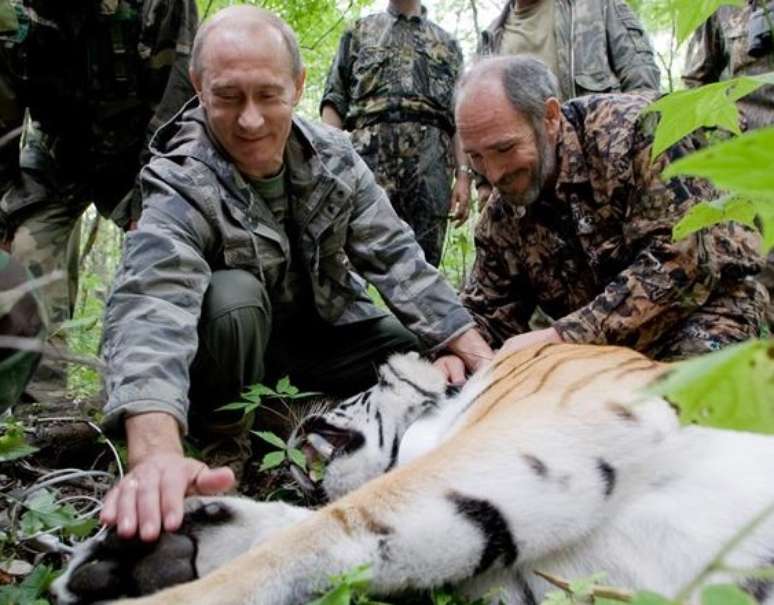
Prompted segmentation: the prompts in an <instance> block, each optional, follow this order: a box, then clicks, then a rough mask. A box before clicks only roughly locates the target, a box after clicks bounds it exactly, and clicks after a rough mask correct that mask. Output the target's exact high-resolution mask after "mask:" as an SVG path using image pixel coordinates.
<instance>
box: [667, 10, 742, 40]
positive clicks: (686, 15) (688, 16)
mask: <svg viewBox="0 0 774 605" xmlns="http://www.w3.org/2000/svg"><path fill="white" fill-rule="evenodd" d="M667 1H668V2H670V4H671V6H672V10H673V12H674V13H675V16H676V18H677V42H678V44H682V43H683V42H685V41H686V40H687V39H688V38H689V37H690V36H691V34H693V32H694V31H695V30H696V28H698V27H699V26H700V25H702V24H703V23H704V22H705V21H706V20H707V19H708V18H709V17H710V15H712V13H714V12H715V11H716V10H717V9H718V8H719V7H721V6H723V5H732V6H744V3H745V0H667Z"/></svg>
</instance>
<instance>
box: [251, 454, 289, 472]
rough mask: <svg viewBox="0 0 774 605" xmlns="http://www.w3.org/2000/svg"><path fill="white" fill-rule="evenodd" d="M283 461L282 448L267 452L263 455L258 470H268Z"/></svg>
mask: <svg viewBox="0 0 774 605" xmlns="http://www.w3.org/2000/svg"><path fill="white" fill-rule="evenodd" d="M283 462H285V451H284V450H282V451H280V452H269V453H268V454H266V455H265V456H264V457H263V460H261V468H259V469H258V470H259V471H260V472H263V471H268V470H269V469H272V468H276V467H278V466H279V465H280V464H282V463H283Z"/></svg>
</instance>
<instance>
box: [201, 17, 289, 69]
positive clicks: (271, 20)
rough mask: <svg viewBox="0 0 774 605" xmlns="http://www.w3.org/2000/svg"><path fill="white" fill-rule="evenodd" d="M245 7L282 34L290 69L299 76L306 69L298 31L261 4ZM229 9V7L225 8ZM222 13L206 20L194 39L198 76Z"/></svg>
mask: <svg viewBox="0 0 774 605" xmlns="http://www.w3.org/2000/svg"><path fill="white" fill-rule="evenodd" d="M242 6H243V7H244V8H245V9H248V10H250V11H251V12H255V15H256V16H257V17H258V18H259V19H260V21H261V22H263V23H265V24H266V25H268V26H269V27H273V28H274V29H276V30H277V31H278V32H279V33H280V35H281V36H282V41H283V42H284V43H285V48H287V51H288V54H289V55H290V69H291V73H292V75H293V77H294V78H297V77H298V76H299V75H300V74H301V72H302V71H303V69H304V60H303V59H302V58H301V48H300V46H299V45H298V38H296V33H295V32H294V31H293V30H292V29H291V27H290V26H289V25H288V24H287V23H285V22H284V21H283V20H282V19H280V18H279V17H278V16H277V15H275V14H274V13H272V12H269V11H267V10H265V9H263V8H260V7H259V6H249V7H248V6H247V5H242ZM225 10H228V9H225ZM219 14H220V13H215V14H214V15H213V16H212V18H210V19H208V20H207V21H205V22H204V23H203V24H202V25H201V26H200V27H199V29H198V31H197V32H196V36H195V37H194V41H193V48H192V49H191V71H192V72H193V73H194V74H195V75H196V76H201V75H202V69H203V66H202V50H203V48H204V43H205V42H206V40H207V37H208V36H209V35H210V33H211V31H212V30H213V29H215V27H217V26H218V24H219V23H220V21H222V19H219V18H218V15H219Z"/></svg>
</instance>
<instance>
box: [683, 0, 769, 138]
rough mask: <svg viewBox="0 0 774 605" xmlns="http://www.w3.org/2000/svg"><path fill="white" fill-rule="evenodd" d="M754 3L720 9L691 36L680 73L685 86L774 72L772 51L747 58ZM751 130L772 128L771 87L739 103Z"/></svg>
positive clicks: (751, 1) (750, 1) (754, 93)
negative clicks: (749, 28) (765, 127)
mask: <svg viewBox="0 0 774 605" xmlns="http://www.w3.org/2000/svg"><path fill="white" fill-rule="evenodd" d="M753 3H754V0H748V3H747V6H744V7H735V6H722V7H720V8H719V9H718V10H717V11H716V12H715V13H714V14H713V15H712V16H711V17H710V18H709V19H707V21H706V22H705V23H704V25H702V26H701V27H700V28H699V29H698V30H696V32H695V33H694V35H693V37H692V38H691V41H690V43H689V45H688V56H687V58H686V62H685V70H684V71H683V81H684V82H685V83H686V85H687V86H701V85H703V84H711V83H712V82H717V81H719V80H721V79H724V78H727V77H736V76H742V75H756V74H762V73H766V72H770V71H774V49H772V50H771V52H769V53H768V54H767V55H764V56H762V57H758V58H756V57H752V56H750V55H749V54H747V48H748V46H747V43H748V37H747V31H748V23H749V21H750V15H751V14H752V11H753V9H754V7H753ZM738 105H739V107H740V109H741V110H742V112H743V114H744V117H745V119H746V121H747V125H748V126H749V127H750V128H760V127H761V126H771V125H772V124H774V85H771V86H764V87H762V88H759V89H758V90H756V91H755V92H753V93H751V94H749V95H747V96H746V97H744V98H742V99H741V100H740V101H738Z"/></svg>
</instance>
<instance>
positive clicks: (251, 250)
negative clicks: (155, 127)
mask: <svg viewBox="0 0 774 605" xmlns="http://www.w3.org/2000/svg"><path fill="white" fill-rule="evenodd" d="M191 79H192V81H193V83H194V86H195V88H196V91H197V96H198V98H197V99H194V100H192V101H191V102H190V103H189V104H188V105H187V106H186V107H185V108H184V109H183V111H182V112H181V113H180V114H178V116H177V118H176V119H175V120H173V121H172V122H170V123H168V124H167V125H166V126H164V127H162V128H161V129H160V130H159V131H158V132H157V134H156V137H155V138H154V142H153V144H152V147H153V152H154V156H153V159H152V160H151V162H150V163H149V165H148V166H147V167H146V168H145V169H144V170H143V173H142V176H141V183H142V190H143V198H144V208H143V214H142V218H141V220H140V223H139V226H138V229H137V230H136V231H135V232H133V233H130V234H129V235H128V236H127V242H126V248H125V250H124V257H123V262H122V265H121V267H120V270H119V274H118V276H117V280H116V284H115V287H114V290H113V293H112V295H111V297H110V300H109V302H108V308H107V313H106V321H105V346H104V353H105V357H106V361H107V363H108V365H109V373H108V392H109V401H108V404H107V408H106V413H107V419H106V421H107V423H108V425H113V426H121V425H122V424H123V426H124V427H125V429H126V433H127V441H128V446H129V463H130V467H131V469H130V472H129V473H128V474H127V476H126V477H125V478H124V479H123V480H122V481H121V482H120V483H119V484H118V485H117V486H116V487H115V488H114V489H113V490H112V491H111V492H110V493H109V495H108V496H107V498H106V500H105V506H104V509H103V513H102V520H103V521H104V522H106V523H107V524H117V526H118V533H119V535H121V536H123V537H129V536H133V535H135V534H136V533H139V535H140V537H141V538H142V539H144V540H152V539H155V538H156V537H157V536H158V534H159V531H160V530H161V528H162V527H163V528H164V529H165V530H174V529H176V528H177V527H178V526H179V524H180V522H181V519H182V508H183V497H184V495H185V494H186V493H212V492H216V491H221V490H224V489H228V488H229V487H231V485H232V484H233V482H234V476H233V474H232V473H231V471H230V470H229V469H226V468H217V469H210V468H208V467H207V466H205V465H204V464H203V463H202V462H198V461H195V460H192V459H189V458H185V457H184V455H183V453H182V448H181V442H180V434H181V433H184V432H186V431H187V430H188V428H189V422H190V423H193V422H195V421H197V418H198V421H200V422H201V421H204V422H205V423H206V422H208V421H209V422H212V421H213V420H214V419H216V418H217V416H214V414H216V413H214V412H213V411H212V410H213V408H215V407H218V406H220V405H222V404H223V403H227V402H228V401H233V400H234V399H235V398H237V397H238V395H239V393H240V391H241V390H242V389H244V387H245V386H247V385H250V384H252V383H256V382H261V381H270V380H272V379H273V377H274V376H281V375H284V374H289V375H290V378H291V380H292V381H293V382H295V383H296V384H298V385H299V386H301V387H303V388H307V389H314V390H320V391H326V392H329V393H335V394H339V395H346V394H348V393H352V392H354V391H358V390H362V389H363V388H366V387H367V386H369V385H370V383H372V382H373V381H374V380H375V374H374V368H375V366H376V365H378V364H379V362H380V361H382V360H383V359H384V358H385V357H386V356H387V355H388V354H389V353H391V352H393V351H396V350H407V349H412V348H418V347H422V348H425V349H435V350H440V349H446V350H449V351H450V352H452V353H455V354H456V357H455V356H451V357H444V358H443V360H442V362H440V363H441V364H447V365H445V366H444V367H445V369H446V370H447V374H448V375H449V378H450V380H455V379H458V378H460V374H461V373H462V371H464V370H463V368H462V364H463V363H464V365H465V366H467V369H469V370H472V369H475V368H476V367H477V366H478V365H479V364H480V363H482V361H483V360H485V359H487V358H489V357H491V354H492V353H491V350H490V349H489V347H488V345H487V344H486V343H485V341H484V340H483V339H482V338H481V336H480V335H479V334H478V332H476V331H475V330H474V329H473V328H472V326H473V321H472V319H471V317H470V315H469V314H468V313H467V312H466V311H465V310H464V308H463V307H462V306H461V305H460V303H459V302H458V300H457V298H456V296H455V294H454V292H453V291H452V289H451V288H450V287H449V286H448V285H447V284H446V283H445V282H444V280H443V278H442V277H441V276H440V275H439V274H438V272H437V271H436V270H435V269H433V268H432V267H431V266H430V265H428V263H427V262H426V261H425V259H424V256H423V254H422V252H421V249H420V248H419V246H418V244H417V243H416V241H415V240H414V238H413V235H412V233H411V231H410V230H409V229H408V227H407V225H406V224H405V223H403V222H401V221H400V219H398V217H397V215H396V214H395V212H394V211H393V210H392V207H391V205H390V203H389V200H388V199H387V197H386V195H385V193H384V192H383V191H382V190H381V189H380V188H379V187H378V186H377V185H376V183H375V181H374V177H373V175H372V174H371V172H370V171H369V170H368V168H367V167H366V165H365V164H364V162H363V160H361V159H360V157H359V156H358V155H357V154H356V153H355V152H354V150H353V148H352V146H351V144H350V143H349V140H348V138H347V136H346V135H345V134H343V133H341V132H340V131H338V130H335V129H333V128H329V127H327V126H323V125H319V124H312V123H309V122H307V121H305V120H303V119H301V118H298V117H294V116H293V108H294V106H295V105H296V104H297V103H298V101H299V99H300V97H301V92H302V89H303V83H304V69H303V65H302V63H301V58H300V55H299V50H298V44H297V42H296V40H295V37H294V34H293V32H292V31H291V30H290V28H289V27H288V26H287V25H286V24H285V23H284V22H282V21H281V20H280V19H278V18H277V17H275V16H274V15H271V14H270V13H267V12H265V11H263V10H261V9H258V8H255V7H252V6H246V5H243V6H235V7H232V8H228V9H225V10H224V11H221V12H220V13H218V14H217V15H216V16H215V17H213V18H212V19H211V20H210V21H209V22H208V23H206V24H205V25H204V26H203V27H202V28H201V29H200V30H199V32H198V33H197V37H196V40H195V42H194V49H193V53H192V65H191ZM355 271H357V273H355ZM359 274H362V275H363V276H364V277H365V278H367V279H368V280H369V281H370V282H371V283H372V284H374V285H375V286H376V287H377V289H378V290H379V291H380V292H381V294H382V296H383V297H384V299H385V301H387V304H388V305H389V306H390V307H391V308H392V309H393V310H394V311H395V313H396V315H397V317H398V318H399V319H400V322H398V321H397V320H396V319H395V318H393V317H392V316H389V315H387V314H386V313H384V312H382V311H380V310H378V309H377V308H376V307H375V306H374V305H373V304H372V303H371V302H370V300H369V298H368V297H367V295H366V289H365V282H364V280H363V279H362V278H361V277H360V276H359ZM401 323H402V324H403V325H401ZM404 326H405V327H404ZM189 401H190V410H189Z"/></svg>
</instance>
